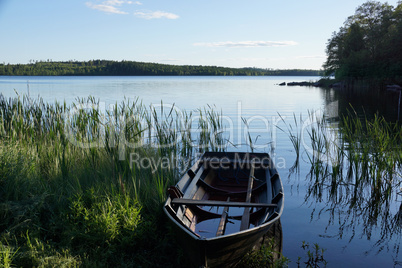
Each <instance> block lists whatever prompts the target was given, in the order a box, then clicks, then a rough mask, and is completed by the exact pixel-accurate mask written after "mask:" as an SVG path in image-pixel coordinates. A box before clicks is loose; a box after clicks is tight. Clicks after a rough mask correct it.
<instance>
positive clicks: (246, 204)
mask: <svg viewBox="0 0 402 268" xmlns="http://www.w3.org/2000/svg"><path fill="white" fill-rule="evenodd" d="M172 204H177V205H188V206H190V205H193V206H211V207H277V206H278V205H277V204H268V203H250V202H227V201H217V200H195V199H187V198H174V199H173V200H172Z"/></svg>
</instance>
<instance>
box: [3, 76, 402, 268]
mask: <svg viewBox="0 0 402 268" xmlns="http://www.w3.org/2000/svg"><path fill="white" fill-rule="evenodd" d="M318 79H319V78H318V77H141V76H140V77H7V76H3V77H0V93H1V94H3V95H4V96H6V97H14V96H16V95H17V94H19V95H23V94H29V95H30V96H31V97H32V98H36V97H38V96H40V97H42V98H43V99H44V100H45V101H47V102H51V103H52V102H54V101H58V102H63V101H65V102H66V103H68V104H70V103H72V102H74V101H75V100H76V99H77V98H85V97H88V96H94V97H95V98H97V99H99V100H100V105H102V106H103V107H104V109H110V108H111V107H112V106H113V105H114V104H116V103H120V102H122V101H123V100H124V99H125V98H126V99H130V100H135V99H136V98H139V100H141V101H142V102H143V103H144V104H145V105H147V106H148V105H152V106H155V107H157V108H158V107H160V106H163V107H164V109H169V108H172V107H174V108H175V109H176V110H178V111H180V110H186V111H192V110H196V109H199V108H201V109H203V108H204V107H206V108H207V109H209V106H211V107H213V109H215V110H216V111H218V112H222V115H223V117H222V121H223V122H224V124H225V126H226V129H225V132H224V135H225V137H226V139H227V140H228V141H230V142H229V143H228V148H227V150H230V151H250V144H249V137H251V140H252V141H253V146H254V148H255V151H256V152H268V153H270V154H271V156H272V158H273V159H274V160H275V162H276V164H277V168H278V171H279V173H280V175H281V178H282V182H283V185H284V189H285V209H284V213H283V215H282V218H281V223H282V232H283V254H284V255H285V256H286V257H288V258H289V259H290V260H291V263H290V266H291V267H295V266H297V265H296V261H297V259H298V257H305V256H306V253H307V252H306V250H304V249H303V248H302V242H303V241H305V242H307V243H309V244H310V245H313V244H314V243H318V245H319V246H320V248H323V249H326V251H325V252H324V258H325V260H326V261H327V262H328V267H339V266H346V267H362V266H364V267H379V266H384V267H390V266H395V265H400V264H401V262H402V258H401V256H400V255H399V244H400V239H401V226H402V224H401V221H402V220H401V219H400V218H399V217H401V218H402V216H399V215H400V214H399V209H400V206H401V200H402V199H401V196H400V195H399V191H400V189H393V191H394V193H393V198H392V199H391V202H390V203H389V204H388V210H387V211H386V212H385V211H384V214H380V215H377V217H376V218H370V220H367V218H366V217H367V213H365V209H366V208H365V207H364V206H365V205H366V204H363V203H362V204H360V206H361V209H360V210H359V209H357V210H356V209H354V210H351V209H350V208H349V207H347V206H344V204H338V203H336V201H333V200H331V198H330V192H329V190H327V189H326V187H327V186H326V185H320V186H321V187H322V188H323V189H321V191H322V193H321V194H314V192H313V193H312V190H313V189H314V187H315V185H314V183H312V179H311V175H310V174H309V172H310V169H311V164H310V162H309V161H308V159H307V157H306V155H305V154H302V155H301V159H300V165H299V171H298V172H294V170H291V168H292V165H293V163H294V161H295V158H296V155H295V151H294V147H293V145H292V143H291V141H290V139H289V137H288V135H287V133H286V129H287V127H288V125H289V124H293V123H294V119H295V118H297V120H299V118H300V117H301V118H302V119H303V120H305V119H307V118H308V115H309V114H318V115H321V114H324V115H326V117H327V118H330V119H331V122H332V123H331V124H330V125H331V129H332V131H337V128H338V121H337V120H338V116H339V114H341V113H345V112H346V110H347V109H350V104H349V103H351V104H352V106H353V107H354V108H355V110H356V111H357V113H358V114H359V115H360V116H364V115H366V116H368V117H372V116H373V115H374V113H376V112H377V111H378V112H379V113H380V114H382V115H384V116H385V117H386V118H387V119H389V120H391V121H392V120H397V119H398V105H399V101H398V97H399V95H398V94H397V93H383V94H381V95H378V94H377V95H373V96H372V95H370V96H368V95H367V94H361V93H356V94H353V95H352V94H350V93H342V92H339V91H337V90H334V89H322V88H315V87H300V86H294V87H290V86H279V85H278V84H280V83H282V82H292V81H310V80H311V81H315V80H318ZM161 101H162V102H161ZM362 106H364V109H363V108H362ZM282 130H285V132H284V131H282ZM304 145H305V146H307V147H308V145H306V144H304ZM304 149H305V150H308V149H309V148H304ZM395 179H396V180H400V179H401V178H400V177H396V178H395ZM341 194H342V193H340V195H341ZM401 214H402V213H401ZM388 222H393V223H394V225H392V226H390V225H389V224H387V223H388ZM395 222H396V223H395ZM310 250H313V248H312V247H310Z"/></svg>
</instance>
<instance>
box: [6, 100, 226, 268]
mask: <svg viewBox="0 0 402 268" xmlns="http://www.w3.org/2000/svg"><path fill="white" fill-rule="evenodd" d="M166 107H167V106H166V105H164V104H163V103H161V106H160V108H159V107H157V108H156V107H149V108H147V107H146V106H145V105H143V104H142V102H140V101H139V100H138V99H135V100H134V101H131V100H124V101H123V102H122V103H120V104H118V103H116V104H115V105H112V106H111V107H110V108H109V109H106V110H104V109H103V108H102V106H101V103H100V101H99V100H97V99H95V98H94V97H88V98H83V99H77V100H76V102H74V103H73V104H72V105H66V103H62V104H61V103H58V102H56V103H54V104H48V103H45V102H44V101H43V99H41V98H38V99H31V98H29V97H27V96H17V97H15V98H10V99H6V98H5V97H4V96H2V95H0V115H1V117H0V140H1V144H0V232H1V236H0V243H2V244H1V245H9V246H4V249H5V250H3V251H2V252H3V253H2V255H1V258H2V259H1V261H2V264H3V265H8V264H7V263H10V265H13V266H52V265H54V266H55V265H56V266H66V267H74V266H90V267H93V266H103V265H104V266H118V265H120V264H121V263H123V262H124V263H126V264H127V265H128V266H130V265H132V266H138V265H141V266H157V265H159V264H161V263H165V262H166V261H168V262H169V263H172V262H173V263H175V264H176V265H175V266H180V265H184V266H185V265H186V264H187V263H186V261H185V260H183V259H182V258H181V257H180V252H178V251H177V250H173V249H172V248H171V247H172V245H171V244H169V243H167V242H166V239H167V237H168V236H169V229H168V227H167V226H166V224H165V223H164V216H163V215H162V213H161V211H162V210H161V205H162V203H163V202H164V201H165V199H166V188H167V187H168V186H169V185H173V184H175V182H176V179H177V178H179V177H180V175H181V174H182V172H184V170H186V169H187V167H188V166H189V165H190V164H191V163H192V161H194V157H195V152H197V151H198V152H203V151H205V150H224V148H225V140H224V139H223V136H222V133H223V124H222V119H221V113H218V112H216V111H215V110H214V109H213V107H206V108H204V109H199V110H197V111H196V112H190V113H187V112H185V111H184V112H183V111H179V110H178V109H176V108H175V107H174V106H172V107H169V108H166ZM17 249H18V250H17ZM160 252H165V253H164V254H160ZM50 260H52V261H50Z"/></svg>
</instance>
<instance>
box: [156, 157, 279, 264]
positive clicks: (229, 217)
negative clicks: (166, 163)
mask: <svg viewBox="0 0 402 268" xmlns="http://www.w3.org/2000/svg"><path fill="white" fill-rule="evenodd" d="M283 205H284V194H283V186H282V182H281V180H280V177H279V174H278V172H277V170H276V168H275V167H274V165H273V162H272V159H271V158H270V157H269V155H268V154H265V153H205V154H204V155H203V156H202V157H201V158H200V159H199V160H198V161H197V162H196V163H195V164H194V165H193V167H192V168H191V169H190V170H189V171H188V172H187V173H186V174H185V175H184V176H183V178H182V179H181V180H180V181H179V183H178V184H177V185H176V186H174V187H171V188H169V197H168V199H167V201H166V204H165V206H164V210H165V213H166V214H167V216H168V217H169V218H170V220H171V221H172V222H173V223H174V224H175V226H177V227H178V232H177V238H178V240H179V241H180V243H181V244H182V245H183V249H184V250H185V251H186V253H187V254H188V256H189V258H191V260H193V261H194V263H195V265H198V266H207V267H216V266H222V265H225V266H230V265H233V264H236V263H237V262H238V261H239V260H240V259H241V258H242V257H243V256H244V255H245V254H247V252H249V251H250V250H251V249H253V248H257V247H259V246H260V245H261V243H262V242H263V241H264V236H265V235H266V234H267V232H268V231H269V230H270V229H271V227H272V226H273V225H274V224H275V223H276V222H278V221H279V218H280V216H281V214H282V211H283Z"/></svg>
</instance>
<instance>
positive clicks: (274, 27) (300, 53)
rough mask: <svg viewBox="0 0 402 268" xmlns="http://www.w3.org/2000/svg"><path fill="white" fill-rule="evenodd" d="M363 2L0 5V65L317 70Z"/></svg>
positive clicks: (44, 0)
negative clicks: (98, 63) (96, 62)
mask: <svg viewBox="0 0 402 268" xmlns="http://www.w3.org/2000/svg"><path fill="white" fill-rule="evenodd" d="M364 2H366V1H360V0H337V1H329V0H303V1H302V0H283V1H272V0H248V1H245V0H242V1H238V0H202V1H200V0H186V1H184V0H174V1H173V0H139V1H135V0H133V1H131V0H130V1H127V0H109V1H107V0H105V1H104V0H0V25H1V27H0V40H1V41H0V62H2V63H3V62H5V63H29V61H30V60H47V59H51V60H53V61H62V60H63V61H65V60H80V61H81V60H83V61H87V60H91V59H108V60H117V61H121V60H134V61H144V62H157V63H166V64H177V65H184V64H190V65H216V66H227V67H260V68H274V69H290V68H300V69H320V68H321V66H322V64H323V62H324V61H325V46H326V43H327V40H328V39H329V38H330V37H331V34H332V32H334V31H338V29H339V27H341V26H342V24H343V22H344V21H345V20H346V18H347V17H348V16H350V15H353V14H354V12H355V10H356V8H357V7H358V6H359V5H361V4H363V3H364ZM381 2H385V1H381ZM388 3H389V4H391V5H394V6H395V5H396V4H397V0H392V1H388Z"/></svg>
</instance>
